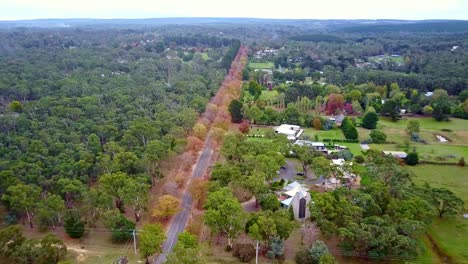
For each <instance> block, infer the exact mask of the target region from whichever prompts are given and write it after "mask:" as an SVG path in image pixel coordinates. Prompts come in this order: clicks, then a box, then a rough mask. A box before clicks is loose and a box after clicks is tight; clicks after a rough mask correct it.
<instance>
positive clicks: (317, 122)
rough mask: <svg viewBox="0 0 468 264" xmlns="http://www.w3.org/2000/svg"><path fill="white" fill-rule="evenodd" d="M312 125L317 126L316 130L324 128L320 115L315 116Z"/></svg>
mask: <svg viewBox="0 0 468 264" xmlns="http://www.w3.org/2000/svg"><path fill="white" fill-rule="evenodd" d="M312 126H313V127H314V128H315V130H321V129H322V121H321V120H320V118H319V117H314V120H313V121H312Z"/></svg>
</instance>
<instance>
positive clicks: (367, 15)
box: [0, 0, 468, 20]
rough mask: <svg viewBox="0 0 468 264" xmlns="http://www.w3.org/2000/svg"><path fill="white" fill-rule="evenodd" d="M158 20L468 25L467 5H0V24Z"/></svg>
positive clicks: (382, 1) (66, 1)
mask: <svg viewBox="0 0 468 264" xmlns="http://www.w3.org/2000/svg"><path fill="white" fill-rule="evenodd" d="M157 17H251V18H280V19H285V18H293V19H411V20H419V19H463V20H468V0H287V1H285V0H73V1H70V0H0V20H20V19H38V18H157Z"/></svg>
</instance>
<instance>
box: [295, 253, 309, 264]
mask: <svg viewBox="0 0 468 264" xmlns="http://www.w3.org/2000/svg"><path fill="white" fill-rule="evenodd" d="M294 260H295V261H296V263H297V264H309V263H313V262H312V261H313V260H312V257H311V256H310V254H309V250H307V249H301V250H299V251H297V253H296V256H295V257H294Z"/></svg>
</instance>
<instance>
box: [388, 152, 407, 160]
mask: <svg viewBox="0 0 468 264" xmlns="http://www.w3.org/2000/svg"><path fill="white" fill-rule="evenodd" d="M382 152H383V154H385V155H392V156H393V157H395V158H400V159H406V157H407V156H408V154H406V152H404V151H382Z"/></svg>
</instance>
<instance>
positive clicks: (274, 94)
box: [260, 90, 279, 102]
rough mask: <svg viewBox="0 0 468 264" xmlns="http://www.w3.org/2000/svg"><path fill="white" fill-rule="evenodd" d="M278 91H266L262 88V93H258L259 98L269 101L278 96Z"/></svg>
mask: <svg viewBox="0 0 468 264" xmlns="http://www.w3.org/2000/svg"><path fill="white" fill-rule="evenodd" d="M278 95H279V94H278V91H276V90H272V91H268V90H263V91H262V94H261V95H260V99H262V100H265V101H267V102H268V101H271V100H273V101H274V100H276V98H277V97H278Z"/></svg>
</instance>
